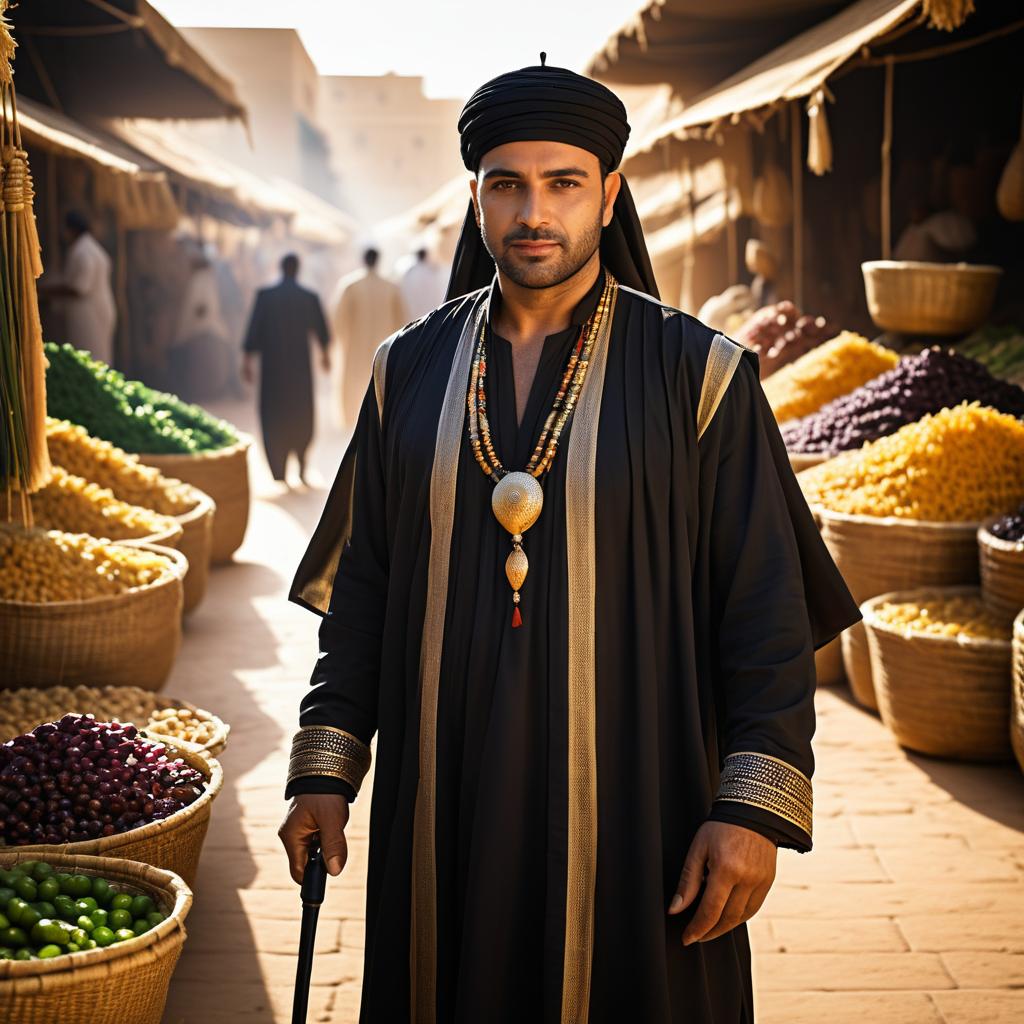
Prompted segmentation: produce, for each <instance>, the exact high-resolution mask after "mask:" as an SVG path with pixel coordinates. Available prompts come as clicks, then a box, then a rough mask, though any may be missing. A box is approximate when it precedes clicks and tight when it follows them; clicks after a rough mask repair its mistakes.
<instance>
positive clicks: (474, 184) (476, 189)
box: [469, 177, 480, 227]
mask: <svg viewBox="0 0 1024 1024" xmlns="http://www.w3.org/2000/svg"><path fill="white" fill-rule="evenodd" d="M469 193H470V196H471V197H472V199H473V213H474V214H475V216H476V226H477V227H480V183H479V182H478V181H477V180H476V178H475V177H474V178H470V181H469Z"/></svg>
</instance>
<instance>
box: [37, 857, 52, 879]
mask: <svg viewBox="0 0 1024 1024" xmlns="http://www.w3.org/2000/svg"><path fill="white" fill-rule="evenodd" d="M52 874H53V867H52V865H50V864H47V863H46V861H45V860H41V861H38V862H37V863H36V866H35V867H34V868H33V869H32V877H33V878H34V879H35V880H36V881H37V882H42V881H45V880H46V879H47V878H49V877H50V876H51V875H52Z"/></svg>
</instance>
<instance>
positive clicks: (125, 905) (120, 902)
mask: <svg viewBox="0 0 1024 1024" xmlns="http://www.w3.org/2000/svg"><path fill="white" fill-rule="evenodd" d="M131 908H132V896H131V894H130V893H126V892H119V893H115V895H114V897H113V899H112V900H111V901H110V909H111V910H131Z"/></svg>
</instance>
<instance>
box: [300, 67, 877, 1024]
mask: <svg viewBox="0 0 1024 1024" xmlns="http://www.w3.org/2000/svg"><path fill="white" fill-rule="evenodd" d="M542 60H543V55H542ZM459 130H460V133H461V138H462V155H463V159H464V162H465V164H466V167H467V168H468V169H469V170H470V171H471V172H473V174H474V179H473V181H472V182H471V183H470V190H471V194H472V200H471V206H470V210H469V213H468V215H467V219H466V223H465V225H464V228H463V233H462V239H461V242H460V246H459V250H458V253H457V255H456V261H455V266H454V269H453V274H452V280H451V283H450V287H449V294H450V299H451V301H448V302H446V303H445V304H444V305H442V306H441V307H440V308H439V309H438V310H437V311H436V312H434V313H432V314H430V315H429V316H427V317H426V318H424V319H423V320H421V321H418V322H417V323H415V324H412V325H410V326H409V327H407V328H406V329H404V330H401V331H399V332H397V333H396V334H395V335H394V336H393V337H392V338H391V339H389V340H388V341H387V342H386V343H385V344H384V345H382V346H381V349H380V351H379V353H378V356H377V358H376V359H375V363H374V375H373V378H372V379H371V382H370V385H369V387H368V388H367V391H366V395H365V397H364V400H363V405H362V408H361V410H360V418H359V424H358V426H357V429H356V434H355V437H354V440H353V442H352V445H351V446H350V448H349V451H348V453H347V454H346V457H345V459H344V460H343V462H342V466H341V470H340V472H339V474H338V478H337V480H336V481H335V484H334V488H333V489H332V493H331V496H330V498H329V499H328V504H327V509H326V510H325V513H324V516H323V519H322V521H321V524H320V527H319V528H318V530H317V533H316V535H315V536H314V538H313V542H312V543H311V545H310V547H309V550H308V551H307V553H306V556H305V558H304V559H303V562H302V565H301V566H300V569H299V572H298V575H297V577H296V581H295V585H294V587H293V592H292V599H293V600H295V601H297V602H299V603H302V604H305V605H306V606H307V607H310V608H313V609H315V610H318V611H320V612H321V613H325V612H326V614H325V617H324V620H323V623H322V625H321V627H320V650H321V655H320V658H319V662H318V665H317V667H316V669H315V671H314V673H313V678H312V684H313V685H312V689H311V690H310V691H309V692H308V693H307V695H306V696H305V698H304V699H303V700H302V705H301V714H300V721H301V726H302V728H301V729H300V731H299V733H298V735H297V736H296V738H295V741H294V744H293V749H292V758H291V764H290V769H289V782H288V786H287V790H286V795H287V796H288V797H291V798H292V803H291V805H290V807H289V810H288V813H287V816H286V818H285V821H284V823H283V825H282V827H281V838H282V840H283V842H284V845H285V847H286V849H287V851H288V855H289V860H290V864H291V871H292V876H293V878H295V880H296V881H297V880H298V879H299V878H300V877H301V872H302V865H303V863H304V857H305V852H306V848H307V845H308V844H309V843H310V842H311V841H312V840H313V839H314V837H315V835H316V834H317V833H319V841H320V843H321V845H322V849H323V852H324V855H325V857H326V860H327V865H328V870H329V871H330V872H331V873H332V874H337V873H338V872H339V871H340V870H341V869H342V867H343V866H344V862H345V858H346V846H345V840H344V835H343V832H342V830H343V829H344V827H345V824H346V822H347V820H348V813H349V804H350V802H351V801H352V800H354V799H356V798H357V793H358V790H359V786H360V784H361V781H362V779H363V778H364V776H365V773H366V771H367V770H368V767H369V764H370V748H369V744H370V741H371V738H372V737H373V736H374V734H375V733H376V735H377V748H376V755H375V760H376V764H375V768H374V782H373V803H372V809H371V816H370V854H369V873H368V888H367V914H366V951H365V969H364V976H363V990H362V1007H361V1016H360V1020H361V1022H363V1024H369V1022H378V1021H400V1020H404V1021H413V1022H415V1024H422V1022H431V1024H432V1022H435V1021H436V1022H444V1024H448V1022H453V1021H455V1022H460V1024H462V1022H466V1024H468V1022H471V1021H472V1022H480V1021H487V1022H488V1024H502V1022H513V1021H515V1022H520V1021H537V1022H544V1024H548V1022H550V1024H585V1022H587V1021H590V1022H600V1024H605V1022H612V1021H615V1022H618V1021H638V1022H644V1024H661V1022H685V1024H739V1022H745V1021H751V1020H752V1019H753V997H752V992H751V978H750V951H749V944H748V939H747V932H746V928H745V926H744V925H743V922H744V921H745V920H746V919H748V918H749V917H750V916H751V915H752V914H754V913H755V912H756V911H757V909H758V907H760V905H761V902H762V901H763V900H764V897H765V894H766V893H767V891H768V888H769V886H770V885H771V883H772V880H773V877H774V873H775V858H776V846H777V845H782V846H787V847H793V848H795V849H798V850H802V851H806V850H808V849H810V846H811V786H810V781H809V776H810V775H811V772H812V768H813V759H812V754H811V746H810V740H811V734H812V732H813V728H814V709H813V691H814V660H813V652H814V649H815V648H816V647H818V646H820V645H822V644H823V643H825V642H826V641H827V640H829V639H831V638H832V637H833V636H835V635H836V634H837V633H838V632H839V631H840V630H841V629H843V628H845V627H846V626H848V625H850V624H851V623H852V622H854V621H856V619H857V618H858V617H859V616H858V612H857V608H856V605H855V604H854V602H853V600H852V599H851V597H850V595H849V593H848V591H847V590H846V588H845V586H844V585H843V583H842V580H841V578H840V576H839V574H838V572H837V570H836V568H835V566H834V564H833V563H832V561H831V560H830V558H829V556H828V553H827V551H826V550H825V548H824V545H823V543H822V541H821V539H820V536H819V535H818V532H817V530H816V528H815V525H814V522H813V519H812V517H811V515H810V512H809V510H808V509H807V506H806V504H805V502H804V500H803V498H802V496H801V494H800V491H799V487H798V485H797V482H796V479H795V477H794V476H793V474H792V471H791V470H790V469H789V465H788V461H787V459H786V453H785V449H784V447H783V445H782V442H781V438H780V436H779V432H778V429H777V427H776V425H775V423H774V420H773V418H772V415H771V410H770V408H769V407H768V404H767V401H766V400H765V398H764V394H763V392H762V391H761V388H760V385H759V384H758V373H757V357H756V356H755V355H754V354H753V353H742V354H741V350H740V349H739V347H738V346H735V345H734V344H733V343H731V342H729V341H727V340H725V339H722V338H721V336H718V340H716V336H715V335H714V332H712V331H710V330H708V329H707V328H705V327H704V326H703V325H701V324H700V323H699V322H697V321H696V320H694V319H693V318H691V317H688V316H686V315H685V314H683V313H680V312H679V311H678V310H674V309H671V308H670V307H667V306H663V305H661V304H660V303H659V302H658V301H656V299H654V298H652V297H651V294H652V293H653V292H654V288H655V285H654V281H653V278H652V275H651V270H650V262H649V260H648V258H647V253H646V248H645V246H644V244H643V237H642V234H641V233H640V228H639V223H638V220H637V216H636V212H635V208H634V206H633V203H632V200H631V198H630V195H629V190H628V188H627V185H626V182H625V179H624V178H622V176H621V175H619V174H618V173H615V167H616V166H617V165H618V163H619V160H620V158H621V156H622V151H623V148H624V146H625V143H626V139H627V135H628V125H627V123H626V115H625V109H624V107H623V106H622V104H621V102H620V101H619V100H618V99H617V98H616V97H615V96H614V95H613V94H612V93H611V92H609V91H608V90H607V89H606V88H605V87H604V86H602V85H599V84H598V83H596V82H592V81H590V80H588V79H586V78H582V77H580V76H579V75H575V74H573V73H572V72H568V71H564V70H561V69H557V68H548V67H545V66H543V65H542V66H541V67H533V68H525V69H523V70H521V71H518V72H514V73H511V74H508V75H503V76H501V77H499V78H497V79H495V80H494V81H492V82H489V83H487V84H486V85H484V86H483V87H482V88H481V89H480V90H479V91H478V92H477V93H476V94H475V95H474V96H473V97H472V98H471V99H470V100H469V102H468V103H467V105H466V107H465V109H464V110H463V113H462V117H461V118H460V121H459ZM495 267H496V269H497V275H496V277H494V278H493V280H492V279H491V278H492V275H493V274H494V271H495ZM616 281H617V282H619V283H618V284H616ZM488 282H490V283H489V284H488ZM645 293H646V294H645ZM583 364H585V365H583ZM706 366H707V367H708V379H707V380H705V367H706ZM730 372H731V376H730ZM581 374H582V381H581V379H580V378H581ZM726 381H728V386H727V387H725V386H724V382H726ZM723 392H724V393H723ZM702 394H703V395H704V401H703V402H702V401H701V395H702ZM570 406H571V407H572V415H571V416H570V417H566V415H565V413H566V409H567V408H568V407H570ZM548 424H550V430H547V429H546V425H548ZM599 427H600V429H598V428H599ZM524 467H525V468H526V469H528V470H529V473H528V474H523V473H522V471H523V469H524ZM506 471H507V472H506ZM526 475H529V476H530V477H531V478H532V482H531V480H527V479H524V477H525V476H526ZM496 479H497V483H496ZM538 485H539V489H540V491H541V492H542V493H541V494H538ZM541 499H542V501H541ZM350 508H351V515H350V514H349V510H350ZM506 559H507V562H506ZM526 559H528V566H527V565H525V564H524V562H525V560H526ZM527 569H528V571H526V570H527ZM524 576H525V579H524ZM705 873H706V878H705ZM684 911H685V912H684Z"/></svg>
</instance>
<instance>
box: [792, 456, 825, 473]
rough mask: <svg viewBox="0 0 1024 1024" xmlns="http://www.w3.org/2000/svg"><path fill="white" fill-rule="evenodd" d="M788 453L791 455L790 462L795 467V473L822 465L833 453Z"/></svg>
mask: <svg viewBox="0 0 1024 1024" xmlns="http://www.w3.org/2000/svg"><path fill="white" fill-rule="evenodd" d="M786 454H787V455H788V456H789V464H790V465H791V466H792V467H793V472H794V473H799V472H800V471H801V470H804V469H810V468H811V466H817V465H820V464H821V463H822V462H825V461H826V460H828V459H830V458H831V457H832V456H831V455H827V454H826V453H825V452H791V451H787V452H786Z"/></svg>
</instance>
